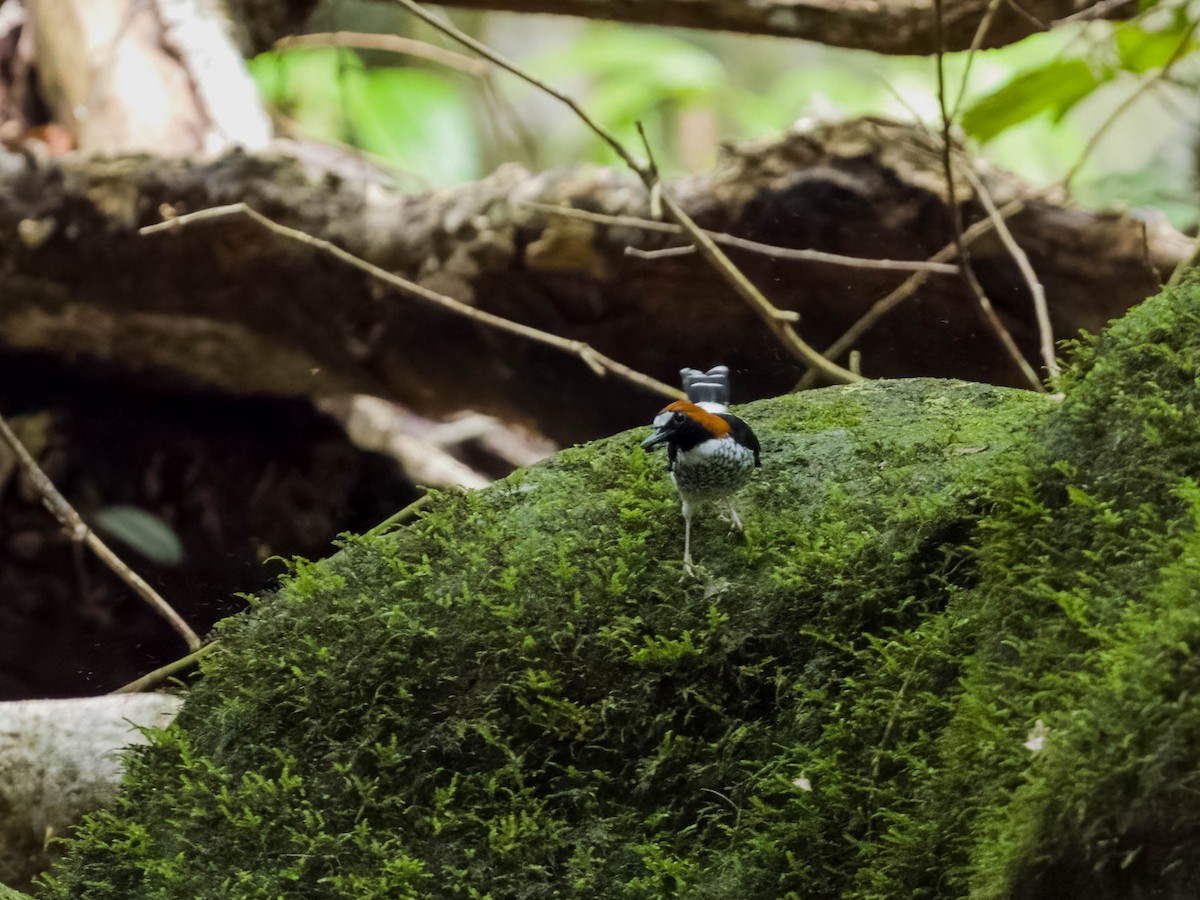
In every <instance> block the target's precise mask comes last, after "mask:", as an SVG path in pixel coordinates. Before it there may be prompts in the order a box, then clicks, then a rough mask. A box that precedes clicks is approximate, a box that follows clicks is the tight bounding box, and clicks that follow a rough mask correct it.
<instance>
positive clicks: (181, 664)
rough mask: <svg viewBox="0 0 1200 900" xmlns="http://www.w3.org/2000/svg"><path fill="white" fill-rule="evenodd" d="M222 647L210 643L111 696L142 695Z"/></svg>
mask: <svg viewBox="0 0 1200 900" xmlns="http://www.w3.org/2000/svg"><path fill="white" fill-rule="evenodd" d="M220 646H221V642H220V641H209V642H208V643H207V644H205V645H204V646H203V647H199V648H197V649H196V650H193V651H192V652H191V653H189V654H188V655H187V656H185V657H183V658H182V659H177V660H175V661H174V662H169V663H167V664H166V665H165V666H160V667H159V668H157V669H155V670H154V671H153V672H147V673H146V674H145V675H143V676H142V677H141V678H138V679H135V680H134V681H131V682H129V684H124V685H121V687H119V688H117V689H116V690H115V691H109V693H110V694H138V693H141V692H142V691H144V690H146V689H147V688H152V687H154V686H155V685H158V684H161V683H162V682H164V681H166V680H167V679H168V678H170V677H171V676H172V675H175V674H176V673H178V672H182V671H183V670H184V669H188V668H191V667H192V666H194V665H196V663H198V662H199V661H200V660H202V659H203V658H204V657H206V656H208V654H210V653H212V652H213V651H214V650H216V649H218V648H219V647H220Z"/></svg>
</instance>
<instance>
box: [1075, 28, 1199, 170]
mask: <svg viewBox="0 0 1200 900" xmlns="http://www.w3.org/2000/svg"><path fill="white" fill-rule="evenodd" d="M1197 26H1200V18H1196V19H1193V20H1192V21H1191V23H1190V24H1189V25H1188V27H1187V30H1186V31H1184V33H1183V37H1181V38H1180V39H1179V43H1178V45H1176V47H1175V49H1174V50H1173V51H1172V52H1171V56H1170V57H1169V58H1168V59H1167V61H1166V62H1165V63H1163V65H1162V68H1161V69H1159V70H1158V71H1156V72H1154V73H1153V74H1152V75H1150V76H1149V77H1148V78H1146V79H1145V80H1144V81H1143V82H1142V83H1141V84H1139V85H1138V87H1137V89H1136V90H1135V91H1133V93H1131V94H1130V95H1129V96H1128V97H1126V98H1125V99H1124V100H1123V101H1121V103H1120V104H1118V106H1117V108H1116V109H1114V110H1113V111H1112V112H1111V113H1110V114H1109V116H1108V118H1106V119H1105V120H1104V121H1103V122H1101V123H1100V127H1099V128H1097V129H1096V131H1095V132H1094V133H1093V134H1092V137H1091V139H1090V140H1089V141H1088V142H1087V145H1086V146H1085V147H1084V148H1083V152H1082V153H1080V154H1079V158H1078V159H1077V160H1075V165H1073V166H1071V169H1070V171H1068V172H1067V174H1066V175H1064V176H1063V177H1062V180H1061V181H1060V182H1059V183H1060V184H1061V185H1062V186H1063V187H1064V188H1066V189H1067V190H1070V188H1071V182H1072V181H1074V180H1075V176H1076V175H1078V174H1079V172H1080V170H1081V169H1082V168H1083V166H1084V164H1085V163H1086V162H1087V161H1088V157H1089V156H1091V154H1092V151H1093V150H1095V149H1096V146H1097V145H1098V144H1099V143H1100V141H1101V140H1102V139H1103V138H1104V136H1105V135H1106V134H1107V133H1108V130H1109V129H1110V128H1112V126H1113V125H1114V124H1115V123H1116V121H1117V119H1119V118H1121V116H1123V115H1124V114H1125V113H1126V112H1127V111H1128V110H1129V108H1130V107H1131V106H1133V104H1134V103H1136V102H1137V101H1138V100H1140V99H1141V97H1142V95H1143V94H1145V93H1146V92H1147V91H1149V90H1150V89H1151V88H1152V87H1154V86H1155V85H1157V84H1158V83H1159V82H1160V81H1162V80H1163V79H1164V78H1166V77H1167V75H1168V74H1170V72H1171V68H1172V66H1174V65H1175V63H1177V62H1178V61H1179V60H1180V58H1181V57H1182V56H1183V55H1184V51H1185V50H1187V47H1188V45H1189V44H1190V43H1191V42H1192V35H1194V34H1195V33H1196V27H1197Z"/></svg>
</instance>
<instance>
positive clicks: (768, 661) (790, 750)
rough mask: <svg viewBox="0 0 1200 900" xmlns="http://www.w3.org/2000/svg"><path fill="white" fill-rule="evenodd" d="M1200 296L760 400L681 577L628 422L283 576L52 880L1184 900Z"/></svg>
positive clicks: (674, 521)
mask: <svg viewBox="0 0 1200 900" xmlns="http://www.w3.org/2000/svg"><path fill="white" fill-rule="evenodd" d="M1195 303H1196V298H1195V297H1193V296H1192V294H1191V289H1190V288H1189V289H1185V290H1184V291H1181V292H1179V293H1176V294H1169V295H1164V296H1163V297H1161V298H1159V299H1157V300H1156V301H1154V302H1151V303H1147V304H1146V305H1144V306H1143V307H1142V308H1140V309H1138V310H1136V311H1135V312H1134V313H1132V314H1131V315H1130V316H1129V317H1127V318H1126V319H1125V320H1123V321H1122V322H1120V323H1118V324H1117V325H1116V326H1115V327H1114V328H1112V329H1110V331H1109V332H1107V333H1106V335H1105V336H1104V337H1103V338H1102V339H1101V340H1100V341H1099V342H1098V343H1097V344H1096V345H1095V346H1094V347H1091V348H1089V349H1088V351H1087V353H1086V354H1083V355H1081V357H1080V359H1081V360H1082V361H1081V363H1080V364H1079V365H1078V367H1077V368H1076V369H1075V370H1074V371H1073V372H1072V374H1071V376H1070V377H1071V381H1072V389H1071V391H1070V394H1069V396H1068V398H1067V400H1066V401H1065V402H1064V403H1062V404H1060V405H1056V404H1055V403H1054V402H1053V401H1051V400H1049V399H1048V398H1045V397H1042V396H1037V395H1032V394H1028V393H1022V392H1017V391H1011V390H1004V389H997V388H989V387H984V386H978V385H965V384H958V383H952V382H937V381H931V380H914V381H901V382H890V383H873V384H864V385H859V386H853V387H846V388H836V389H829V390H824V391H818V392H811V393H808V394H804V395H802V396H792V397H785V398H779V399H777V400H772V401H764V402H761V403H757V404H753V405H751V406H748V407H746V408H745V409H744V410H742V413H743V414H744V415H745V416H746V418H747V419H749V420H750V421H751V422H752V423H753V424H754V425H755V427H756V430H758V432H759V435H760V438H761V439H762V443H763V450H764V454H763V455H764V467H763V469H762V471H761V473H760V474H759V475H758V476H756V478H755V480H754V482H753V483H752V484H751V485H750V487H749V488H747V490H746V491H745V492H744V494H743V498H742V500H741V503H740V507H741V510H742V513H743V518H744V519H745V521H746V526H747V527H746V533H745V535H744V536H736V535H730V534H729V533H728V532H727V530H726V526H725V525H724V524H723V523H721V522H720V521H719V520H717V519H715V517H713V518H705V519H703V520H701V521H700V522H699V524H698V527H697V530H696V533H695V534H694V535H693V541H694V547H693V549H694V552H695V555H696V556H697V558H698V560H699V561H700V562H701V564H702V566H703V571H702V574H701V577H699V578H696V579H689V578H686V577H683V571H682V566H681V563H680V555H681V551H682V546H681V545H682V523H681V521H680V518H679V512H678V501H677V498H676V497H675V496H674V493H673V489H672V488H671V486H670V484H669V482H668V481H667V479H666V476H665V472H664V471H663V460H662V459H661V458H660V457H655V456H651V455H649V454H646V453H644V452H642V451H641V450H640V449H639V448H638V445H637V442H638V438H640V437H641V436H642V434H641V433H638V434H626V435H618V436H616V437H614V438H611V439H609V440H607V441H602V442H598V443H596V444H592V445H589V446H586V447H580V448H575V449H572V450H568V451H564V452H563V453H560V454H559V455H558V456H556V457H555V458H554V459H553V460H551V461H549V462H548V463H546V464H544V465H541V466H536V467H534V468H531V469H528V470H525V471H523V472H520V473H518V474H516V475H514V476H513V477H512V478H509V479H507V480H505V481H503V482H501V483H499V484H497V485H496V486H494V487H493V488H491V489H489V490H486V491H480V492H476V493H471V494H465V495H457V494H456V495H446V496H443V497H441V498H439V500H438V501H437V502H436V503H435V504H433V505H432V507H431V508H430V509H429V510H428V512H427V513H426V514H425V515H424V516H423V518H421V519H420V520H419V521H418V522H416V523H415V524H413V525H410V526H408V527H405V528H401V529H399V530H397V531H395V532H393V533H390V534H386V535H376V536H372V537H369V538H361V539H355V540H352V541H350V542H349V543H348V544H347V545H346V546H345V548H344V549H343V550H342V552H341V553H340V554H338V555H337V556H336V557H334V558H332V559H330V560H328V561H326V562H323V563H319V564H307V563H302V564H298V565H297V567H296V569H295V571H294V572H293V574H292V576H291V578H290V579H289V580H288V581H287V583H286V584H285V586H284V587H283V589H282V590H281V591H280V592H279V593H277V594H276V595H274V596H271V597H269V598H266V599H265V600H264V601H262V602H261V603H260V604H259V605H258V606H257V607H256V608H255V609H254V611H253V612H252V613H251V614H250V615H248V616H245V617H242V618H239V619H236V620H234V621H231V622H230V623H228V624H227V626H226V627H225V628H224V629H223V633H222V640H223V642H225V644H226V647H227V649H226V651H225V652H223V653H220V654H216V655H214V656H213V657H210V659H209V661H208V662H207V663H206V665H205V677H204V678H203V679H202V680H200V681H199V682H197V683H196V685H195V686H194V687H193V688H192V690H191V693H190V696H189V700H188V703H187V705H186V706H185V708H184V710H183V712H182V714H181V715H180V717H179V719H178V720H177V722H176V724H175V725H173V726H172V727H171V728H170V729H168V730H167V731H165V732H161V733H157V734H156V737H155V740H154V742H153V743H152V744H151V745H150V746H149V747H147V748H145V749H142V750H140V751H137V753H136V755H135V757H134V760H133V764H132V766H131V770H130V775H129V779H128V784H127V786H126V788H125V790H124V792H123V794H122V797H121V800H120V802H119V804H118V806H117V807H116V808H115V809H112V810H109V811H106V812H102V813H100V814H98V815H96V816H94V817H93V818H92V820H91V821H90V823H89V824H88V825H87V826H86V827H85V828H84V829H83V830H82V831H81V833H80V835H79V837H78V838H77V840H76V842H75V846H74V848H73V851H72V853H71V854H70V856H69V857H68V859H67V861H66V862H65V863H64V864H63V866H62V867H60V869H59V870H58V873H57V879H58V880H57V881H56V882H55V883H54V884H53V885H52V886H50V887H48V888H46V889H45V891H44V894H45V895H46V896H59V897H87V898H109V897H112V898H117V897H121V898H126V897H131V898H175V897H192V896H214V895H231V896H255V897H260V896H261V897H277V896H287V897H291V896H319V897H347V898H349V897H355V898H358V897H376V896H378V897H404V896H420V897H493V898H508V897H514V898H515V897H522V898H524V897H530V898H536V897H581V898H582V897H612V898H626V897H628V898H660V897H666V896H686V897H695V898H706V897H711V898H731V897H738V898H755V897H762V898H780V897H818V898H824V897H830V898H832V897H858V898H868V897H879V898H895V897H906V898H907V897H913V898H918V897H935V896H936V897H955V896H967V895H968V894H971V895H974V896H979V897H988V896H991V897H1005V896H1012V897H1047V898H1049V897H1063V896H1081V895H1085V894H1086V895H1095V896H1112V897H1118V896H1145V897H1151V896H1185V895H1189V894H1188V890H1189V888H1190V887H1193V886H1194V879H1196V878H1197V873H1198V872H1200V865H1197V863H1195V862H1193V861H1192V857H1193V856H1194V854H1190V850H1191V848H1192V847H1193V846H1194V845H1195V841H1196V836H1197V830H1196V818H1197V814H1196V813H1195V812H1193V811H1192V808H1193V806H1194V804H1191V802H1190V798H1191V797H1192V796H1193V791H1194V790H1195V787H1196V785H1195V784H1194V782H1195V779H1196V776H1195V774H1194V773H1195V772H1196V771H1197V770H1198V769H1200V766H1198V765H1197V756H1198V755H1200V751H1197V750H1196V749H1195V748H1197V747H1200V707H1197V704H1196V703H1195V702H1193V701H1192V700H1191V699H1190V698H1191V697H1197V696H1200V690H1197V688H1200V685H1196V684H1194V683H1193V682H1194V681H1195V680H1196V677H1197V674H1196V670H1197V666H1196V665H1195V664H1194V663H1192V662H1191V660H1192V655H1191V649H1192V648H1193V647H1194V646H1196V641H1197V640H1198V639H1200V604H1197V603H1196V602H1195V601H1196V599H1197V598H1196V597H1195V589H1194V588H1193V587H1192V586H1193V585H1195V584H1197V583H1198V582H1197V577H1196V576H1197V575H1200V538H1197V537H1196V530H1195V528H1194V523H1195V521H1196V517H1197V515H1198V514H1200V489H1197V488H1196V487H1195V486H1194V484H1193V481H1192V479H1193V478H1195V477H1196V476H1197V472H1196V467H1197V463H1196V461H1197V460H1198V459H1200V452H1197V451H1196V450H1195V449H1194V448H1197V447H1200V441H1198V440H1197V438H1200V435H1197V434H1195V433H1193V432H1194V431H1195V429H1196V427H1198V426H1196V425H1195V424H1194V423H1195V422H1196V417H1195V415H1194V410H1193V409H1192V408H1191V404H1192V402H1193V393H1192V392H1193V391H1194V390H1195V386H1196V377H1197V374H1198V373H1197V370H1196V366H1195V364H1194V361H1193V352H1194V351H1193V348H1198V347H1200V328H1198V327H1197V326H1198V325H1200V320H1197V317H1196V315H1195V314H1194V313H1193V308H1194V307H1195ZM1038 720H1041V721H1042V723H1043V726H1044V730H1045V739H1044V747H1043V749H1041V750H1040V751H1038V752H1033V751H1031V750H1030V749H1028V748H1027V747H1026V746H1024V744H1025V743H1026V742H1027V740H1028V739H1029V738H1030V734H1031V732H1034V731H1035V729H1036V723H1037V722H1038ZM1131 886H1132V887H1131ZM1139 891H1140V893H1139ZM1192 893H1194V891H1192Z"/></svg>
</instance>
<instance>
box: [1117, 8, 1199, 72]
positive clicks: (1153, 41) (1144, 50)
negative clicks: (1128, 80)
mask: <svg viewBox="0 0 1200 900" xmlns="http://www.w3.org/2000/svg"><path fill="white" fill-rule="evenodd" d="M1190 28H1191V23H1190V22H1189V21H1188V19H1187V16H1186V11H1185V10H1182V9H1180V10H1176V14H1175V16H1174V20H1173V21H1172V23H1171V25H1170V27H1168V28H1164V29H1161V30H1158V31H1146V30H1145V29H1142V28H1139V27H1137V26H1135V25H1126V26H1124V27H1122V28H1118V29H1117V32H1116V35H1115V37H1116V47H1117V58H1118V59H1119V61H1120V67H1121V68H1122V69H1124V70H1125V71H1127V72H1137V73H1142V72H1148V71H1150V70H1151V69H1159V68H1162V67H1163V66H1165V65H1166V64H1167V62H1168V61H1169V60H1170V59H1171V57H1172V56H1174V55H1175V54H1176V53H1177V52H1178V53H1181V54H1182V53H1189V52H1191V51H1193V50H1195V49H1196V47H1197V46H1200V45H1198V44H1197V41H1196V38H1195V36H1194V35H1193V36H1192V37H1190V38H1189V39H1188V43H1187V45H1185V46H1184V48H1183V49H1182V50H1180V49H1179V44H1180V42H1181V41H1182V40H1183V39H1184V37H1185V35H1187V33H1188V31H1189V29H1190Z"/></svg>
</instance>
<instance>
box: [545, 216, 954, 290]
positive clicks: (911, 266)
mask: <svg viewBox="0 0 1200 900" xmlns="http://www.w3.org/2000/svg"><path fill="white" fill-rule="evenodd" d="M523 205H525V206H528V207H529V208H530V209H540V210H542V211H544V212H548V213H552V214H554V215H556V216H563V217H565V218H569V219H582V220H583V221H585V222H595V223H597V224H600V225H617V226H625V227H629V228H641V229H644V230H646V231H658V232H662V233H664V234H683V233H684V230H683V229H682V228H681V227H680V226H678V225H673V224H671V223H670V222H656V221H654V220H653V219H642V218H639V217H638V216H610V215H606V214H604V213H595V212H590V211H589V210H586V209H576V208H575V207H573V206H554V205H553V204H550V203H535V202H532V201H527V202H525V203H524V204H523ZM704 233H705V234H707V235H708V236H709V237H710V238H712V239H713V241H714V242H715V243H718V244H724V245H725V246H727V247H737V248H738V249H739V250H746V251H747V252H749V253H761V254H762V255H763V256H770V257H772V258H774V259H793V260H797V261H799V262H816V263H826V264H828V265H831V266H847V267H849V268H852V269H882V270H885V271H890V272H929V273H936V274H938V275H957V274H958V266H954V265H948V264H946V263H938V262H929V261H926V260H919V259H911V260H910V259H871V258H869V257H860V256H843V255H841V254H840V253H826V252H824V251H823V250H798V249H795V248H793V247H775V246H772V245H771V244H763V243H760V242H759V241H750V240H747V239H746V238H740V237H736V236H735V235H732V234H725V233H724V232H720V231H709V230H708V229H704ZM627 252H628V253H629V255H630V256H636V257H638V258H639V259H654V258H656V257H660V256H661V257H669V256H685V255H687V254H688V253H694V252H696V248H695V245H694V244H693V245H691V246H688V247H666V248H664V249H662V250H641V249H637V248H630V249H629V250H628V251H627Z"/></svg>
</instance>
